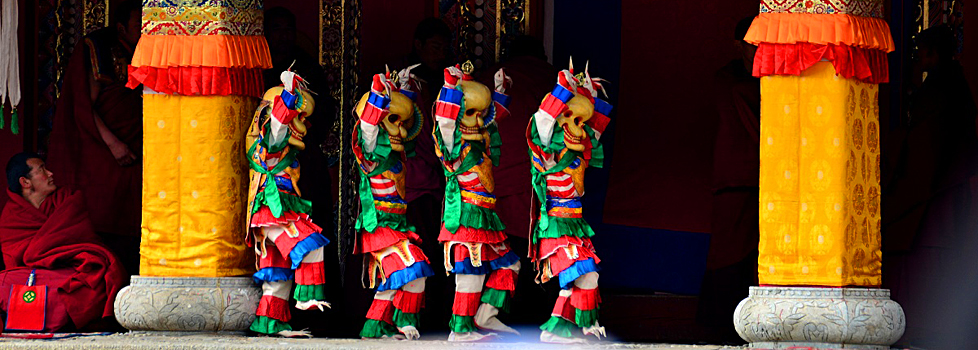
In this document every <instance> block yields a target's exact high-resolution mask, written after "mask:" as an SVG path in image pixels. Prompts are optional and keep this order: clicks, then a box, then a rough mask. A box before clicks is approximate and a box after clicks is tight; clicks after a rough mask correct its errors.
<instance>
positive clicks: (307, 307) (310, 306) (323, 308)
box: [295, 300, 333, 311]
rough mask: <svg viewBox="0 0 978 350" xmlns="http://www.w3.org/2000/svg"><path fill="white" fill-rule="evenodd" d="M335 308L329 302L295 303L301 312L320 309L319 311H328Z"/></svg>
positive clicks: (309, 301) (310, 301)
mask: <svg viewBox="0 0 978 350" xmlns="http://www.w3.org/2000/svg"><path fill="white" fill-rule="evenodd" d="M332 307H333V306H332V305H330V304H329V302H326V301H321V300H308V301H297V302H295V308H296V309H299V310H312V309H319V311H326V308H332Z"/></svg>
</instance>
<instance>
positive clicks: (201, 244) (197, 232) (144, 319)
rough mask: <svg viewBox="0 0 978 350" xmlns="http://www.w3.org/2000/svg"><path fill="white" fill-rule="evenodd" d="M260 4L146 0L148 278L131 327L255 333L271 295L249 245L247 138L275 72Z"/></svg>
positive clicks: (129, 306)
mask: <svg viewBox="0 0 978 350" xmlns="http://www.w3.org/2000/svg"><path fill="white" fill-rule="evenodd" d="M262 16H263V8H262V1H261V0H244V1H204V0H193V1H143V12H142V23H143V24H142V31H143V32H142V37H141V38H140V40H139V44H138V45H137V47H136V49H135V53H134V55H133V59H132V63H131V65H130V67H129V84H128V86H129V87H130V88H138V89H142V90H143V130H144V136H143V137H144V147H143V157H142V159H143V162H144V165H143V195H142V197H143V200H142V241H141V243H140V268H139V270H140V271H139V275H138V276H133V278H132V283H131V285H130V286H129V287H127V288H125V289H123V290H122V291H120V292H119V296H118V297H117V299H116V303H115V312H116V318H117V319H118V320H119V323H120V324H122V325H123V326H125V327H126V328H129V329H131V330H154V331H244V330H246V329H247V328H248V326H249V325H250V324H251V321H252V320H253V318H254V314H255V309H256V307H257V304H258V300H259V298H260V297H261V291H260V290H259V289H258V288H257V286H256V285H255V284H254V283H253V282H252V280H251V277H239V276H245V275H250V274H251V273H253V272H254V269H255V264H254V253H252V251H251V248H249V247H248V246H247V244H246V242H245V237H246V230H247V224H246V222H245V211H246V205H247V204H246V195H247V191H248V166H247V164H246V160H245V157H244V153H245V145H244V141H245V133H246V132H247V128H248V125H249V123H250V122H251V119H252V116H253V114H254V111H255V109H256V107H257V105H258V101H259V100H258V97H259V96H260V95H261V93H262V90H263V87H264V86H263V83H262V69H263V68H270V67H271V58H270V56H269V52H268V44H267V43H266V42H265V38H264V37H263V36H262V19H263V17H262Z"/></svg>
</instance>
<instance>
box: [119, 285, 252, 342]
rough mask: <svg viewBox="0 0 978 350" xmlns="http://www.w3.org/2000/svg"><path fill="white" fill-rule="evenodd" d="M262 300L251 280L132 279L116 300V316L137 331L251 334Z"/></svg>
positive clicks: (123, 323)
mask: <svg viewBox="0 0 978 350" xmlns="http://www.w3.org/2000/svg"><path fill="white" fill-rule="evenodd" d="M259 299H261V289H260V288H259V287H258V286H257V285H255V282H254V281H252V279H251V278H250V277H220V278H204V277H146V276H132V283H130V285H129V286H128V287H126V288H123V289H122V290H121V291H119V295H118V296H116V299H115V317H116V319H117V320H118V321H119V324H121V325H122V326H123V327H126V328H128V329H130V330H134V331H179V332H235V331H245V330H247V329H248V327H250V326H251V322H252V321H254V319H255V310H256V309H257V308H258V300H259Z"/></svg>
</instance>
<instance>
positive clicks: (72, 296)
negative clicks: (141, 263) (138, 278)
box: [0, 188, 126, 328]
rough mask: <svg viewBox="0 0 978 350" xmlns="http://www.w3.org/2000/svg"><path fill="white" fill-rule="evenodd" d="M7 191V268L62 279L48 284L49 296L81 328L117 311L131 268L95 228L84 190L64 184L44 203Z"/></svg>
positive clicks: (3, 223)
mask: <svg viewBox="0 0 978 350" xmlns="http://www.w3.org/2000/svg"><path fill="white" fill-rule="evenodd" d="M7 196H8V197H9V199H8V201H7V204H6V205H5V206H4V207H3V212H2V214H0V250H2V252H3V262H4V265H5V266H6V268H7V269H8V271H10V270H11V269H16V268H25V267H26V268H31V269H37V274H38V281H39V283H50V282H45V281H52V280H54V281H60V284H57V285H49V286H48V287H49V288H50V289H49V292H48V293H49V296H48V298H58V299H59V300H58V301H59V302H60V303H61V304H63V305H64V308H65V309H66V311H67V314H68V316H69V317H71V320H72V322H74V324H75V326H76V327H78V328H81V327H83V326H85V325H86V324H88V323H89V322H91V321H95V320H98V319H100V318H102V317H108V316H112V308H113V302H114V300H115V295H116V293H118V292H119V289H120V288H122V285H123V284H124V282H125V278H126V272H125V270H124V269H123V268H122V266H121V265H120V264H119V263H118V262H117V259H116V257H115V255H113V254H112V253H111V252H110V251H109V250H108V249H107V248H106V247H105V246H104V245H102V243H101V240H100V239H99V237H98V236H96V235H95V232H94V231H93V230H92V223H91V221H90V220H89V219H88V213H87V212H86V205H85V202H84V199H83V198H82V195H81V193H79V192H77V191H71V190H68V189H64V188H62V189H59V190H57V191H55V192H54V193H52V194H51V195H50V196H48V198H47V199H45V200H44V202H42V203H41V207H40V208H34V206H33V205H31V203H30V202H28V201H27V200H25V199H24V198H23V197H21V196H20V195H18V194H14V193H12V192H10V191H9V190H8V191H7ZM4 283H5V284H6V283H17V284H23V283H24V281H5V282H4ZM55 289H56V290H55ZM50 302H52V301H51V300H49V303H50Z"/></svg>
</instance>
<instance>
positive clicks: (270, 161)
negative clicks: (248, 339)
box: [247, 71, 329, 336]
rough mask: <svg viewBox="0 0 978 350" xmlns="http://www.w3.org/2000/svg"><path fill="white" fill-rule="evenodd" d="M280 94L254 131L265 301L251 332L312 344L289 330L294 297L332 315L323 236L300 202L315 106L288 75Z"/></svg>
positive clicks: (252, 189) (254, 237)
mask: <svg viewBox="0 0 978 350" xmlns="http://www.w3.org/2000/svg"><path fill="white" fill-rule="evenodd" d="M281 78H282V83H283V85H282V86H279V87H274V88H271V89H269V90H268V91H267V92H265V95H264V97H263V98H262V102H261V104H260V105H259V107H258V110H257V111H256V112H255V117H254V119H253V120H252V124H251V127H250V129H249V131H248V144H249V145H251V147H250V148H249V149H248V153H247V156H248V162H249V164H250V166H251V182H250V186H249V188H248V221H247V222H248V224H249V227H250V230H249V232H250V234H249V244H251V245H253V246H254V248H255V253H256V254H257V255H258V272H256V273H255V274H254V279H255V281H256V282H258V283H261V285H262V292H263V293H262V297H261V301H260V302H259V304H258V310H257V312H256V314H257V316H258V317H257V318H256V319H255V321H254V322H253V323H252V324H251V330H252V331H254V332H257V333H262V334H278V335H282V336H297V335H301V336H308V335H309V334H308V333H306V332H293V331H292V327H291V326H289V323H288V322H289V318H290V317H291V316H290V312H289V302H288V299H289V292H292V282H293V280H294V281H295V283H296V286H295V292H294V293H293V294H292V297H293V298H295V300H296V305H295V307H296V308H297V309H300V310H309V309H317V308H318V309H319V310H323V308H324V307H329V303H327V302H326V301H325V300H324V299H325V294H326V293H325V286H324V284H325V275H324V273H323V246H325V245H326V244H328V243H329V240H328V239H326V237H324V236H323V235H322V234H321V233H320V232H322V229H321V228H320V227H319V226H316V224H313V223H312V221H311V220H310V219H309V212H310V210H311V209H312V203H310V202H309V201H307V200H304V199H302V198H301V197H300V196H301V195H300V192H299V188H298V187H297V186H296V184H297V183H298V182H299V162H298V160H297V159H296V156H297V155H298V153H299V152H300V151H302V150H303V149H305V144H304V143H303V142H302V137H303V136H305V134H306V125H305V119H306V117H308V116H309V115H311V114H312V111H313V108H314V105H315V103H314V101H313V99H312V95H311V94H310V93H309V91H308V90H307V89H306V87H305V82H304V81H303V80H302V78H301V77H299V76H298V75H296V74H295V73H293V72H290V71H286V72H283V73H282V75H281Z"/></svg>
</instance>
